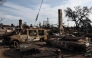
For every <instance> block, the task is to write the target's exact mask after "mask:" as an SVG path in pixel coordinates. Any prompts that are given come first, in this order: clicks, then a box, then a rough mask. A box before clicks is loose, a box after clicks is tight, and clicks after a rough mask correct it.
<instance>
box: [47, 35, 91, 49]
mask: <svg viewBox="0 0 92 58" xmlns="http://www.w3.org/2000/svg"><path fill="white" fill-rule="evenodd" d="M54 37H55V36H54ZM46 42H47V44H49V45H52V46H55V47H59V48H65V49H68V50H70V51H74V50H83V51H86V50H88V48H89V46H90V38H88V37H75V36H73V35H62V36H56V37H55V38H49V39H48V40H47V41H46Z"/></svg>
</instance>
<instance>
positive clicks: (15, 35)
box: [3, 28, 47, 46]
mask: <svg viewBox="0 0 92 58" xmlns="http://www.w3.org/2000/svg"><path fill="white" fill-rule="evenodd" d="M46 39H47V31H46V30H45V29H36V28H35V29H34V28H32V29H23V30H22V29H18V30H15V31H14V32H12V33H11V34H10V35H7V36H4V40H3V42H4V43H11V44H12V45H13V46H17V45H18V44H19V43H29V42H32V41H44V40H46Z"/></svg>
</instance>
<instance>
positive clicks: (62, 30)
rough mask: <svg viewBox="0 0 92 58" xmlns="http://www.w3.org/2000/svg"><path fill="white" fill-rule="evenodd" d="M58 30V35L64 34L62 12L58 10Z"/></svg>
mask: <svg viewBox="0 0 92 58" xmlns="http://www.w3.org/2000/svg"><path fill="white" fill-rule="evenodd" d="M58 23H59V25H58V29H59V33H60V34H62V33H64V28H63V26H62V10H61V9H58Z"/></svg>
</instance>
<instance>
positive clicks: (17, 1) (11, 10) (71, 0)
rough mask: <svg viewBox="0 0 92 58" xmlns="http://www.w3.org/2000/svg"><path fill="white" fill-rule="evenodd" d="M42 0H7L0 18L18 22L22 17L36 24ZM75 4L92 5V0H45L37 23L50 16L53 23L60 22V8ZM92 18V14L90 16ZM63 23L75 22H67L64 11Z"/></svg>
mask: <svg viewBox="0 0 92 58" xmlns="http://www.w3.org/2000/svg"><path fill="white" fill-rule="evenodd" d="M41 1H42V0H6V2H5V3H4V4H3V5H0V18H1V17H4V18H5V19H4V20H3V21H2V22H1V23H3V24H11V23H13V24H15V25H17V24H18V20H19V19H22V20H23V22H27V24H35V18H36V15H37V13H38V10H39V7H40V4H41ZM75 6H88V7H91V6H92V0H43V5H42V8H41V11H40V14H39V18H38V21H37V23H39V21H40V22H43V21H45V20H47V18H49V22H50V23H51V24H57V23H58V9H62V10H64V9H66V8H67V7H71V8H73V7H75ZM90 19H92V15H91V16H90ZM63 23H65V25H70V26H73V25H74V24H73V22H67V21H66V18H65V14H64V11H63Z"/></svg>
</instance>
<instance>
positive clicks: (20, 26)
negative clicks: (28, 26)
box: [19, 19, 22, 29]
mask: <svg viewBox="0 0 92 58" xmlns="http://www.w3.org/2000/svg"><path fill="white" fill-rule="evenodd" d="M19 28H20V29H22V20H21V19H20V20H19Z"/></svg>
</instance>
